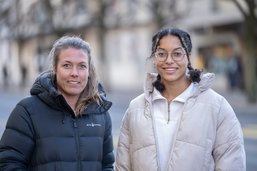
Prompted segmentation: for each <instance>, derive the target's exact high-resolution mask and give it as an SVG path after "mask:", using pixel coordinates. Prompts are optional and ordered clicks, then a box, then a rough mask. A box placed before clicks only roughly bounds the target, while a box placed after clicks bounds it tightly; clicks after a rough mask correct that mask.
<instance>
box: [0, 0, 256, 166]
mask: <svg viewBox="0 0 257 171" xmlns="http://www.w3.org/2000/svg"><path fill="white" fill-rule="evenodd" d="M256 4H257V1H256V0H0V40H1V41H0V115H1V117H2V119H1V120H0V123H1V124H0V126H1V132H2V129H3V128H4V126H5V122H6V120H7V117H8V116H9V113H10V111H11V109H12V108H13V107H14V105H15V103H17V101H18V100H20V99H21V98H22V96H24V95H28V94H29V89H30V87H31V84H32V83H33V81H34V80H35V78H36V77H37V75H38V74H39V73H40V72H42V71H44V70H46V69H48V68H49V65H50V61H49V60H48V57H47V56H48V53H49V51H50V49H51V46H52V44H53V42H54V41H55V40H56V39H58V38H59V37H61V36H63V35H79V36H81V37H82V38H83V39H85V40H86V41H88V42H89V43H90V44H91V48H92V56H93V60H94V63H95V65H96V68H97V72H98V77H99V80H100V81H101V82H102V83H103V85H104V87H105V89H106V91H107V94H109V96H110V98H111V100H112V101H113V102H114V105H113V109H112V112H113V122H114V135H115V136H117V135H118V132H119V124H120V122H121V118H122V116H123V114H124V111H125V109H126V107H127V105H128V103H129V101H130V100H131V99H132V98H134V97H135V96H136V95H138V94H139V93H141V92H142V90H143V81H144V78H145V73H146V72H150V71H152V67H153V66H152V63H151V62H149V61H147V58H148V57H149V56H150V53H151V43H152V40H151V39H152V36H153V34H154V33H155V32H157V31H158V30H159V29H160V28H162V27H166V26H172V27H178V28H181V29H184V30H186V31H187V32H189V33H190V34H191V38H192V41H193V54H192V57H191V62H192V64H193V67H195V68H199V69H203V71H204V72H214V73H215V74H216V81H215V84H214V85H213V88H214V89H215V90H216V91H218V92H219V93H220V94H222V95H224V96H225V97H226V98H227V99H228V101H229V102H230V103H231V105H232V107H234V109H235V111H236V113H237V115H238V117H239V119H240V121H241V124H242V126H243V129H244V135H245V138H246V150H247V155H248V158H247V163H248V166H249V167H248V168H250V169H251V168H252V169H253V170H254V168H255V169H256V168H257V164H256V161H257V107H256V106H257V105H256V99H257V74H256V73H257V6H256ZM115 143H116V139H115ZM254 161H255V162H254ZM250 169H248V170H249V171H250Z"/></svg>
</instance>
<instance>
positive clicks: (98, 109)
mask: <svg viewBox="0 0 257 171" xmlns="http://www.w3.org/2000/svg"><path fill="white" fill-rule="evenodd" d="M98 90H99V93H100V96H101V99H102V101H101V103H100V106H99V105H98V104H97V103H92V104H89V106H88V107H87V108H86V110H85V111H84V112H82V113H90V114H96V113H103V112H106V111H108V110H109V109H110V107H111V105H112V103H111V102H110V101H108V100H107V99H106V94H105V91H104V89H103V87H102V85H101V84H98ZM30 94H31V95H36V96H38V97H39V98H40V99H41V100H42V101H44V102H45V103H46V104H48V105H49V106H51V107H52V108H55V109H58V110H61V111H63V110H66V111H67V110H71V108H70V107H69V105H68V103H67V102H66V100H65V99H64V97H63V96H62V94H61V93H59V92H58V90H57V88H56V84H55V80H54V74H53V72H52V71H45V72H43V73H41V74H40V75H39V76H38V77H37V78H36V80H35V82H34V83H33V85H32V88H31V90H30Z"/></svg>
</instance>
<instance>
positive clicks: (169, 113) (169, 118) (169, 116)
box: [167, 103, 170, 124]
mask: <svg viewBox="0 0 257 171" xmlns="http://www.w3.org/2000/svg"><path fill="white" fill-rule="evenodd" d="M169 122H170V104H169V103H168V121H167V124H168V123H169Z"/></svg>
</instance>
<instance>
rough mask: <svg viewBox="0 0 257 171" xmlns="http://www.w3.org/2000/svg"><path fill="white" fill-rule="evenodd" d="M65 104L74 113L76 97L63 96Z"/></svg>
mask: <svg viewBox="0 0 257 171" xmlns="http://www.w3.org/2000/svg"><path fill="white" fill-rule="evenodd" d="M64 98H65V100H66V102H67V103H68V105H69V106H70V107H71V109H72V110H73V111H74V113H75V111H76V110H75V109H76V104H77V101H78V97H72V96H69V97H67V96H64Z"/></svg>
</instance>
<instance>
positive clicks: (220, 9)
mask: <svg viewBox="0 0 257 171" xmlns="http://www.w3.org/2000/svg"><path fill="white" fill-rule="evenodd" d="M154 2H155V1H147V0H136V1H130V0H124V1H118V0H76V1H72V0H8V1H6V0H0V4H1V6H0V39H1V41H0V70H2V71H1V72H0V80H3V81H1V82H0V87H6V86H8V87H10V86H12V87H17V86H25V87H26V86H30V85H31V84H32V82H33V81H34V79H35V77H36V76H37V75H38V74H39V73H40V72H42V71H43V70H45V69H47V68H48V67H49V64H50V63H49V62H50V61H49V59H48V58H47V55H48V52H49V50H50V48H51V45H52V44H53V42H54V41H55V40H56V39H57V38H59V37H60V36H62V35H80V36H81V37H82V38H84V39H85V40H86V41H88V42H90V44H91V47H92V56H93V58H94V62H95V64H96V66H97V70H98V73H99V77H100V80H102V81H103V82H104V84H105V85H106V87H108V88H110V89H140V88H142V85H143V80H144V76H145V73H146V72H148V71H150V70H151V64H152V63H151V62H147V60H146V59H147V57H149V55H150V49H151V38H152V35H153V33H154V32H155V31H157V30H158V29H159V27H161V26H165V25H171V26H179V27H181V28H183V29H186V30H188V31H189V32H190V33H191V34H192V39H193V45H194V50H193V64H195V65H197V66H200V67H203V68H206V69H207V70H208V69H210V68H209V66H208V65H209V61H210V60H211V59H212V58H213V55H221V56H222V55H223V56H222V57H220V56H219V58H221V59H222V58H225V56H226V54H225V52H226V49H227V47H230V48H231V47H232V49H234V50H235V51H236V52H238V53H240V52H241V46H240V44H241V42H240V32H241V24H242V21H243V18H242V16H241V14H240V12H239V11H238V10H237V9H236V7H235V6H234V4H233V3H231V2H229V1H228V2H227V1H222V0H193V1H192V0H173V1H169V0H162V1H156V2H159V3H162V5H159V6H158V9H157V10H155V8H157V6H156V4H154ZM165 4H167V5H166V6H165ZM160 9H161V15H162V16H163V19H162V21H164V22H162V23H161V24H160V22H159V21H160V20H159V19H158V17H156V13H155V11H160ZM174 9H176V10H175V13H170V11H174ZM218 52H219V53H218ZM223 52H224V53H223ZM224 86H226V85H224Z"/></svg>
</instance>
